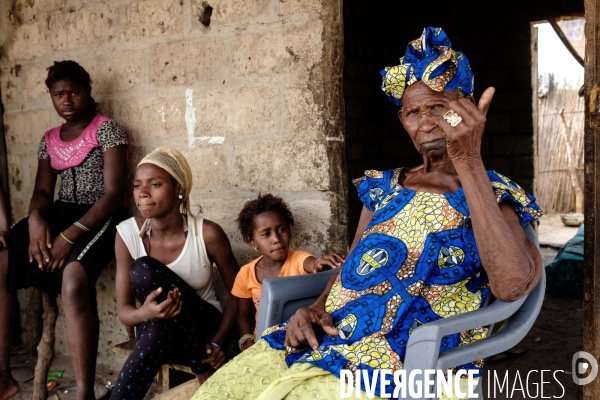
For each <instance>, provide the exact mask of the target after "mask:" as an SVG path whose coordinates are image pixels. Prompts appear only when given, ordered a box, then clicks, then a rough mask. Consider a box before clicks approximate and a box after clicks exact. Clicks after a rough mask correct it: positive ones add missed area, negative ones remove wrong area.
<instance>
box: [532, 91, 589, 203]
mask: <svg viewBox="0 0 600 400" xmlns="http://www.w3.org/2000/svg"><path fill="white" fill-rule="evenodd" d="M580 85H581V82H580V83H579V84H578V85H573V86H574V87H569V86H568V85H567V84H565V83H562V84H556V83H555V84H553V85H550V90H549V91H548V92H547V95H546V96H545V97H542V98H539V100H538V101H539V102H538V136H537V176H536V180H535V194H536V197H537V199H538V204H539V205H540V206H541V207H542V209H543V210H544V211H545V212H546V213H565V212H572V211H576V212H583V210H582V209H581V208H582V204H583V118H584V116H583V107H584V99H583V97H580V96H579V95H578V93H577V92H578V88H579V87H580Z"/></svg>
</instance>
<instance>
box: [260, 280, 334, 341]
mask: <svg viewBox="0 0 600 400" xmlns="http://www.w3.org/2000/svg"><path fill="white" fill-rule="evenodd" d="M334 273H335V270H334V269H332V270H329V271H325V272H320V273H318V274H309V275H299V276H286V277H283V278H272V279H265V280H264V281H263V285H262V291H261V293H260V307H259V308H258V321H257V322H256V336H257V337H260V336H262V333H263V331H264V330H265V329H266V328H269V327H271V326H273V325H277V324H280V323H282V322H283V321H286V320H287V319H288V318H290V317H291V316H292V315H294V313H295V312H296V310H298V309H299V308H300V307H308V306H310V305H311V304H312V303H314V302H315V301H316V300H317V298H318V297H319V296H320V295H321V293H323V291H324V290H325V288H326V287H327V283H328V282H329V279H330V278H331V276H332V275H333V274H334Z"/></svg>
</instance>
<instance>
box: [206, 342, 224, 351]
mask: <svg viewBox="0 0 600 400" xmlns="http://www.w3.org/2000/svg"><path fill="white" fill-rule="evenodd" d="M208 344H210V345H211V346H213V347H216V348H217V349H219V350H221V346H219V345H218V344H216V343H215V342H208Z"/></svg>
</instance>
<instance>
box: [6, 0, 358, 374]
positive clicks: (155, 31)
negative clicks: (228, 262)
mask: <svg viewBox="0 0 600 400" xmlns="http://www.w3.org/2000/svg"><path fill="white" fill-rule="evenodd" d="M5 3H7V4H4V5H3V7H4V8H5V10H4V11H6V13H5V14H3V16H2V17H1V18H3V19H2V21H3V24H0V25H2V27H1V28H0V39H1V40H2V42H0V45H1V46H2V47H1V48H2V52H1V54H2V58H1V60H0V85H1V86H0V90H1V94H2V99H1V100H2V105H3V107H4V115H3V117H4V130H5V137H6V142H7V147H8V155H7V157H8V164H9V180H10V182H9V183H10V196H11V207H12V219H13V221H17V220H18V219H20V218H22V217H24V216H26V214H27V208H28V204H29V199H30V196H31V193H32V190H33V185H34V180H35V171H36V168H37V158H36V153H37V145H38V143H39V141H40V139H41V137H42V135H43V133H44V131H45V130H47V129H49V128H51V127H53V126H56V125H58V124H60V123H61V121H60V120H59V118H58V116H57V115H56V113H55V112H54V110H53V108H52V105H51V102H50V99H49V96H48V94H47V90H46V87H45V85H44V83H43V81H44V79H45V76H46V71H45V68H47V67H48V66H50V65H52V62H53V61H55V60H65V59H73V60H76V61H77V62H79V63H80V64H81V65H83V66H84V67H85V68H86V69H87V70H88V72H90V75H91V76H92V79H93V84H92V91H93V93H92V94H93V96H94V98H95V99H96V101H97V102H98V103H99V110H100V112H101V113H103V114H105V115H107V116H109V117H111V118H113V119H114V120H116V121H117V122H119V123H120V124H122V125H123V126H125V127H126V128H127V130H128V132H129V139H130V150H131V154H130V158H131V163H130V166H131V167H132V169H133V167H134V166H135V165H136V163H137V162H138V161H139V160H140V159H141V157H142V156H143V155H144V154H146V153H148V152H149V151H151V150H152V149H153V148H155V147H157V146H159V145H164V144H168V145H171V146H174V147H176V148H178V149H180V150H181V151H182V152H183V153H184V154H185V155H186V156H187V158H188V160H189V162H190V164H191V165H192V169H193V171H194V190H193V192H192V205H193V209H194V211H198V212H199V210H200V209H202V215H203V216H204V217H206V218H209V219H211V220H214V221H216V222H217V223H219V224H221V226H222V227H223V228H224V229H225V231H226V233H227V235H228V237H229V238H230V240H231V243H232V246H233V248H234V252H235V254H236V258H237V259H238V261H239V263H240V265H241V264H243V263H246V262H248V261H249V260H250V259H252V258H253V257H254V256H255V254H253V252H251V251H250V249H249V248H248V246H246V245H245V244H244V243H243V242H242V240H241V238H240V235H239V233H238V231H237V228H236V226H235V223H234V219H235V217H236V215H237V213H238V212H239V210H240V209H241V207H242V205H243V203H244V202H245V201H247V200H248V199H251V198H254V197H256V196H257V194H258V192H267V191H269V192H272V193H274V194H278V195H281V196H282V197H283V198H284V199H285V200H286V201H288V202H289V204H290V206H291V209H292V212H293V213H294V215H295V217H296V219H297V221H298V226H297V230H296V232H295V234H294V238H293V246H294V247H296V248H302V249H305V250H307V251H310V252H313V253H315V254H321V253H322V252H324V251H333V250H336V251H345V250H346V248H347V244H346V235H347V234H346V225H347V221H346V216H347V204H346V191H347V189H346V178H345V177H346V171H345V157H344V154H345V148H344V137H343V132H344V130H343V128H344V107H343V97H342V94H341V93H342V87H341V76H342V68H343V31H342V10H341V3H342V2H341V1H340V0H252V1H241V0H208V2H206V1H199V0H145V1H133V0H97V1H89V0H47V1H32V0H11V1H10V2H5ZM207 6H210V7H211V8H212V14H211V15H210V24H209V25H208V26H206V22H207V21H206V17H207V15H208V8H207ZM202 18H204V22H205V24H203V23H202V22H201V21H200V20H201V19H202ZM114 273H115V270H114V265H111V266H109V267H108V268H107V269H106V270H105V271H104V273H103V274H102V276H101V277H100V280H99V282H98V302H99V305H100V316H101V342H100V349H99V362H101V363H103V364H106V365H109V366H111V367H113V368H115V369H118V368H120V366H121V365H122V362H123V360H122V359H118V358H116V357H115V356H114V355H113V354H112V352H111V351H110V348H111V347H112V345H114V344H115V343H118V342H120V341H122V340H124V339H125V329H124V327H123V326H121V324H120V323H119V322H118V320H117V318H116V310H115V307H114ZM21 297H23V300H24V302H23V305H26V304H27V299H26V298H25V297H26V295H25V294H22V295H21ZM60 318H61V319H59V323H58V324H57V327H58V328H57V329H58V331H59V332H58V340H57V346H56V347H57V350H58V352H60V353H64V354H68V346H67V344H66V335H65V324H64V319H63V318H64V317H62V315H61V317H60Z"/></svg>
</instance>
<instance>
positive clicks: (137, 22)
mask: <svg viewBox="0 0 600 400" xmlns="http://www.w3.org/2000/svg"><path fill="white" fill-rule="evenodd" d="M182 15H183V1H181V0H144V1H138V2H135V3H132V4H129V5H125V6H119V7H117V11H116V16H117V19H116V20H117V24H116V27H115V31H116V32H115V34H116V37H117V38H118V39H119V40H121V41H130V40H132V39H139V38H144V37H156V36H165V35H170V34H174V33H181V32H182V31H183V22H182Z"/></svg>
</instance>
